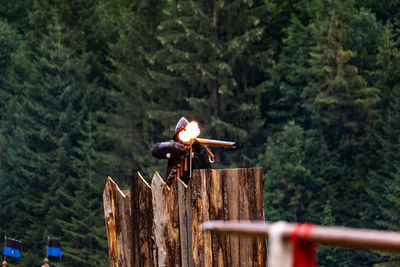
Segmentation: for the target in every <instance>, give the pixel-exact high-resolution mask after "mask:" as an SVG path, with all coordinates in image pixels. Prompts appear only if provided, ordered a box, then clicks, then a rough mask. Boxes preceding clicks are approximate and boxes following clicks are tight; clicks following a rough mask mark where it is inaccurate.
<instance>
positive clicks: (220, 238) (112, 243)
mask: <svg viewBox="0 0 400 267" xmlns="http://www.w3.org/2000/svg"><path fill="white" fill-rule="evenodd" d="M124 192H125V193H124ZM124 192H122V191H121V190H119V188H118V186H117V185H116V184H115V183H114V182H113V181H112V179H111V178H108V180H107V184H106V187H105V189H104V194H103V201H104V214H105V220H106V228H107V237H108V248H109V259H110V266H112V267H114V266H135V267H136V266H182V267H195V266H207V267H208V266H266V262H267V251H266V243H265V240H264V239H259V238H252V237H243V236H237V235H230V234H227V235H221V234H217V233H211V232H203V231H201V224H202V223H203V222H206V221H209V220H223V221H238V220H240V221H264V210H263V194H262V192H263V191H262V169H261V168H249V169H224V170H220V169H208V170H194V171H193V177H192V179H191V180H190V181H189V183H188V184H187V185H186V184H185V183H183V182H182V181H181V180H179V179H176V180H175V181H174V182H173V183H172V185H171V187H168V186H167V185H166V184H165V183H164V181H163V179H162V178H161V177H160V175H159V174H158V173H156V174H155V175H154V176H153V179H152V182H151V187H150V186H149V185H148V184H147V183H146V181H145V180H144V179H143V178H142V176H141V175H140V173H137V174H136V177H135V178H134V180H133V182H132V185H131V188H130V190H129V191H124Z"/></svg>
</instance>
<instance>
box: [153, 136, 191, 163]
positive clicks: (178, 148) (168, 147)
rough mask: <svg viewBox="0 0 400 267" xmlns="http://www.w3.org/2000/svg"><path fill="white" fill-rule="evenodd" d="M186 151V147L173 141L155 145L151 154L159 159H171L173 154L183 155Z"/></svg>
mask: <svg viewBox="0 0 400 267" xmlns="http://www.w3.org/2000/svg"><path fill="white" fill-rule="evenodd" d="M184 151H185V147H184V145H182V144H181V143H179V142H175V141H173V140H170V141H167V142H160V143H155V144H154V145H153V146H152V147H151V154H153V156H154V157H156V158H158V159H169V158H170V157H171V154H172V153H178V154H181V153H183V152H184Z"/></svg>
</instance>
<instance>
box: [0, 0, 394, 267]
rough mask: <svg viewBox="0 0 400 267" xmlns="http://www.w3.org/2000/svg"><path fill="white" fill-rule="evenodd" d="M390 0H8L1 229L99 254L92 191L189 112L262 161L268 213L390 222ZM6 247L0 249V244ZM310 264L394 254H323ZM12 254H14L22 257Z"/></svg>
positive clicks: (79, 254) (0, 16) (147, 163)
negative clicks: (48, 238) (59, 242)
mask: <svg viewBox="0 0 400 267" xmlns="http://www.w3.org/2000/svg"><path fill="white" fill-rule="evenodd" d="M399 7H400V2H399V1H398V0H391V1H390V0H379V1H378V0H308V1H306V0H280V1H278V0H213V1H210V0H201V1H200V0H175V1H172V0H147V1H146V0H145V1H142V0H84V1H83V0H68V1H67V0H13V1H10V0H0V236H1V238H3V237H4V236H9V237H12V238H15V239H18V240H20V241H21V244H22V253H21V254H22V259H21V261H20V262H14V263H13V262H12V263H11V264H10V266H17V265H19V266H40V264H41V262H42V260H43V257H44V256H45V254H46V242H47V237H48V236H53V237H58V238H61V246H62V251H63V253H64V256H63V261H62V262H60V263H58V262H57V263H56V262H51V263H50V264H51V265H52V266H84V267H85V266H108V254H107V237H106V232H105V225H104V213H103V203H102V192H103V189H104V185H105V182H106V179H107V176H111V177H112V178H113V179H114V180H115V181H116V182H117V183H118V184H119V185H120V186H121V187H124V186H125V187H129V185H130V183H131V180H132V179H133V178H134V175H135V173H136V172H137V171H139V172H140V173H141V174H142V175H143V176H144V177H146V179H148V181H150V179H151V177H152V175H153V174H154V173H155V172H156V171H158V172H159V173H160V174H161V175H164V173H165V169H166V161H163V160H158V159H156V158H154V157H153V156H152V155H151V153H150V149H151V146H152V144H153V143H155V142H158V141H162V140H169V139H170V138H171V136H172V134H173V132H174V129H175V125H176V123H177V121H178V120H179V119H180V118H181V117H182V116H185V117H186V118H187V119H189V120H197V121H198V122H199V125H200V128H201V134H200V137H203V138H213V139H219V140H229V141H234V142H236V143H237V148H236V149H234V150H230V149H222V148H213V149H212V150H213V152H214V153H215V155H216V161H217V162H216V164H214V166H213V168H246V167H262V168H263V178H264V210H265V220H267V221H278V220H286V221H288V222H312V223H315V224H320V225H331V226H348V227H360V228H370V229H383V230H394V231H398V230H400V219H399V216H400V213H399V210H400V153H399V152H400V139H399V138H400V134H399V133H400V50H399V49H400V40H399V23H400V12H399V10H400V9H399ZM0 248H2V246H0ZM318 263H319V266H380V267H382V266H398V265H399V264H400V255H399V254H396V253H388V252H383V251H367V250H351V249H343V248H336V247H320V248H319V249H318ZM14 264H15V265H14Z"/></svg>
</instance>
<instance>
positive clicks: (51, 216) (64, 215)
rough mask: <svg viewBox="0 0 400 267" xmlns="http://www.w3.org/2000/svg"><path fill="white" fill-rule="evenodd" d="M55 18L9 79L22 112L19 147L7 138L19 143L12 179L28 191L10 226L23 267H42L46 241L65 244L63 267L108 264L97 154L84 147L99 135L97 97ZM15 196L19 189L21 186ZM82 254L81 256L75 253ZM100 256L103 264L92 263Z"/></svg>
mask: <svg viewBox="0 0 400 267" xmlns="http://www.w3.org/2000/svg"><path fill="white" fill-rule="evenodd" d="M53 18H54V22H53V24H51V25H50V27H49V34H48V35H45V36H43V40H42V42H41V44H40V46H39V47H38V49H37V50H36V51H35V53H32V54H30V55H27V56H26V57H23V59H24V60H25V61H20V62H18V64H21V65H17V66H16V67H15V68H14V72H13V73H12V74H13V80H12V83H11V84H10V86H12V87H14V88H15V89H16V93H15V94H14V95H13V101H15V102H18V105H17V107H20V110H21V113H20V114H14V116H15V117H17V118H18V117H21V119H19V121H15V125H16V126H14V127H15V128H16V129H15V130H14V131H17V133H18V132H20V136H21V137H20V140H18V139H17V140H15V137H12V136H10V140H13V141H14V142H18V141H20V143H21V144H22V146H21V152H20V153H18V154H17V155H16V157H18V158H16V157H14V160H15V163H14V165H17V166H15V169H16V170H19V171H22V173H21V174H19V175H18V176H16V177H12V178H13V179H14V180H15V182H16V183H20V184H23V186H22V189H21V194H17V196H18V197H20V199H19V200H18V201H17V200H15V203H13V204H18V205H19V203H20V204H21V206H22V207H18V208H17V210H16V211H15V212H17V213H19V214H20V215H18V216H15V218H13V217H11V216H12V215H13V214H8V215H9V216H10V217H8V219H11V218H12V222H13V227H16V228H15V229H18V230H19V231H20V232H19V235H21V236H22V240H23V241H24V244H25V245H26V246H27V247H29V252H27V253H25V256H24V258H23V262H24V264H28V265H29V264H35V262H36V263H37V262H40V260H41V258H42V257H43V256H44V255H43V254H40V253H39V251H43V248H44V247H45V246H46V240H47V236H48V235H52V236H53V235H56V236H59V237H61V238H62V240H63V243H64V244H65V245H66V246H65V247H66V249H65V252H64V254H65V261H64V264H67V265H83V266H100V265H101V264H100V263H103V264H104V262H105V257H106V255H105V246H104V245H105V244H104V240H105V232H104V224H103V220H102V219H101V218H102V217H103V216H102V213H101V209H99V207H101V198H100V197H99V195H101V193H100V190H99V187H97V188H98V189H97V190H94V187H93V186H94V185H93V183H92V182H89V181H86V180H87V179H88V178H89V177H91V176H92V170H90V166H91V164H92V163H91V158H93V157H94V156H93V152H92V151H91V150H92V149H93V147H90V146H89V147H86V148H85V146H82V144H83V143H85V144H86V145H90V144H92V145H91V146H93V136H90V135H89V134H88V133H89V132H90V131H94V129H95V128H94V127H93V119H91V116H92V115H91V114H92V112H93V111H95V110H94V108H95V103H93V101H94V99H96V95H95V94H94V92H95V91H94V90H93V84H90V83H88V79H87V76H88V75H89V68H88V65H87V63H86V58H85V57H84V56H81V57H76V56H74V53H73V52H72V50H71V49H69V48H68V47H67V46H66V45H65V42H64V40H65V38H66V35H65V30H64V28H63V26H62V25H61V24H60V22H59V20H58V19H57V18H58V16H57V12H56V10H55V11H54V13H53ZM27 63H28V64H27ZM18 90H20V91H18ZM18 98H19V99H18ZM91 101H92V102H91ZM19 103H20V104H19ZM10 122H11V121H10ZM18 128H19V129H21V130H19V131H18ZM17 136H18V135H17ZM11 144H12V143H11V142H10V144H9V145H11ZM22 149H23V150H22ZM19 151H20V149H18V150H17V152H19ZM25 157H26V160H24V158H25ZM25 162H26V163H25ZM10 164H11V163H10ZM84 185H85V186H87V188H86V189H87V191H84ZM10 189H11V190H12V189H14V191H15V190H16V189H17V190H19V188H18V186H17V185H14V188H12V187H11V188H10ZM94 193H96V194H98V195H97V196H94ZM81 206H82V207H81ZM83 208H84V209H85V211H86V212H82V209H83ZM87 214H90V216H87ZM18 217H21V219H20V221H21V222H20V224H18ZM94 218H96V219H94ZM84 220H86V221H87V220H90V221H87V225H88V227H87V228H84V229H82V228H80V229H79V232H78V230H77V226H76V223H77V222H78V221H84ZM99 222H100V223H99ZM89 226H90V227H89ZM10 228H11V227H10ZM21 229H23V230H22V231H21ZM99 229H102V231H101V232H99ZM78 233H79V234H78ZM77 236H78V237H77ZM101 240H103V242H102V241H101ZM80 241H81V242H80ZM89 245H90V247H89V248H88V246H89ZM78 250H79V252H80V253H81V254H82V255H76V254H75V253H74V252H77V251H78ZM97 250H99V251H101V252H96V251H97ZM96 254H97V255H98V257H93V255H96ZM102 256H103V257H102ZM94 258H96V259H97V260H96V261H94V260H93V259H94ZM90 259H92V260H90Z"/></svg>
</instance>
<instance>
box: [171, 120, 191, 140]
mask: <svg viewBox="0 0 400 267" xmlns="http://www.w3.org/2000/svg"><path fill="white" fill-rule="evenodd" d="M188 123H189V121H188V120H187V119H186V118H185V117H182V118H181V119H180V120H179V121H178V123H177V124H176V126H175V133H174V135H173V136H172V139H173V140H175V141H178V140H177V139H178V134H179V132H180V131H182V130H183V129H185V127H186V125H188Z"/></svg>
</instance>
